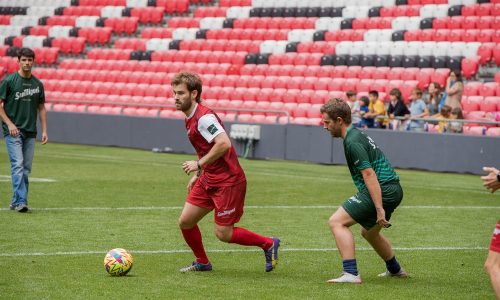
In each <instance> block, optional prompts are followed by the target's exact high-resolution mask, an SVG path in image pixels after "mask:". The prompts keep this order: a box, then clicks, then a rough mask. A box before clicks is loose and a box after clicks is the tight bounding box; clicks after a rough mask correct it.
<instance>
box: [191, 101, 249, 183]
mask: <svg viewBox="0 0 500 300" xmlns="http://www.w3.org/2000/svg"><path fill="white" fill-rule="evenodd" d="M185 121H186V129H187V135H188V138H189V141H190V142H191V144H192V145H193V147H194V149H195V150H196V154H197V155H198V158H202V157H203V156H205V155H206V154H207V153H208V152H209V151H210V149H212V147H213V146H214V142H213V140H214V139H215V137H216V136H217V135H219V134H221V133H224V132H226V130H225V128H224V125H222V121H221V120H220V119H219V117H218V116H217V114H215V112H214V111H213V110H211V109H209V108H207V107H205V106H203V105H201V104H198V105H197V106H196V107H195V109H194V110H193V112H192V113H191V115H190V116H189V117H188V118H186V120H185ZM198 180H202V182H205V183H206V184H207V185H209V186H233V185H235V184H238V183H241V182H243V181H245V180H246V178H245V173H244V172H243V169H242V168H241V166H240V163H239V162H238V156H237V155H236V151H235V149H234V147H233V145H231V148H230V149H229V151H227V152H226V153H225V154H224V155H223V156H222V157H220V158H219V159H217V160H216V161H214V162H212V163H211V164H208V165H205V166H203V172H202V174H201V177H200V178H199V179H198Z"/></svg>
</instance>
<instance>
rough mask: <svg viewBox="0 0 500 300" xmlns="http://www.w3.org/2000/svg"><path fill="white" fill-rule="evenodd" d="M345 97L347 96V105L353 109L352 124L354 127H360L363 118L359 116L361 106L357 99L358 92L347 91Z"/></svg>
mask: <svg viewBox="0 0 500 300" xmlns="http://www.w3.org/2000/svg"><path fill="white" fill-rule="evenodd" d="M345 95H346V96H347V104H349V107H350V108H351V114H352V123H351V124H352V125H353V126H354V127H359V122H361V117H360V115H359V109H360V104H359V101H358V99H356V92H354V91H347V92H346V93H345Z"/></svg>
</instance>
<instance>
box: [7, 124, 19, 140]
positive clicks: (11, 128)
mask: <svg viewBox="0 0 500 300" xmlns="http://www.w3.org/2000/svg"><path fill="white" fill-rule="evenodd" d="M7 127H9V134H10V136H13V137H16V136H18V135H19V129H17V127H16V125H14V123H11V124H10V125H7Z"/></svg>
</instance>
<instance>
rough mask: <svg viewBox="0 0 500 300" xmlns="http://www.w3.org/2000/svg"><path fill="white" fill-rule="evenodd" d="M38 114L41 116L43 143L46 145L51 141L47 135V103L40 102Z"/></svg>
mask: <svg viewBox="0 0 500 300" xmlns="http://www.w3.org/2000/svg"><path fill="white" fill-rule="evenodd" d="M38 115H39V116H40V126H41V127H42V145H45V144H47V142H48V141H49V137H48V135H47V110H46V109H45V103H40V104H38Z"/></svg>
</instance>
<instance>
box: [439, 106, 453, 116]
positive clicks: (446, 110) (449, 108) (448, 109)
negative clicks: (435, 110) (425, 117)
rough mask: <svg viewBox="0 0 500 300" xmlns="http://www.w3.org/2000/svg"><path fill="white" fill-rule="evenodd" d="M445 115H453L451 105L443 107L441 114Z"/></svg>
mask: <svg viewBox="0 0 500 300" xmlns="http://www.w3.org/2000/svg"><path fill="white" fill-rule="evenodd" d="M443 113H446V114H449V113H451V106H449V105H446V104H445V105H443V107H441V114H443Z"/></svg>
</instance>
